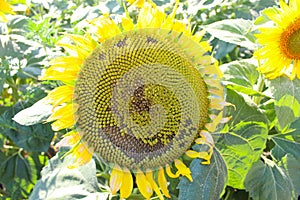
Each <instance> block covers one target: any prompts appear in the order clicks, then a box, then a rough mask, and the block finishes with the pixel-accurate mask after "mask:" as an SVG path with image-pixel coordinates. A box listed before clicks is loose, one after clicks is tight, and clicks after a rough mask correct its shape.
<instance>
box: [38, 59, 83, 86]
mask: <svg viewBox="0 0 300 200" xmlns="http://www.w3.org/2000/svg"><path fill="white" fill-rule="evenodd" d="M82 63H83V60H82V59H80V58H78V57H71V56H68V57H58V58H55V59H53V60H52V61H51V62H50V63H49V64H50V65H51V67H49V68H48V69H46V70H45V71H44V74H43V75H42V77H40V80H75V79H76V78H77V74H78V72H79V70H80V66H81V65H82Z"/></svg>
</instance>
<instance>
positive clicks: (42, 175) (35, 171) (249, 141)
mask: <svg viewBox="0 0 300 200" xmlns="http://www.w3.org/2000/svg"><path fill="white" fill-rule="evenodd" d="M8 2H9V3H11V4H12V5H13V8H14V12H15V14H14V15H11V14H7V15H6V17H7V19H8V21H7V22H0V197H3V198H11V199H27V198H31V199H38V197H39V193H40V192H45V193H46V194H47V195H46V197H47V198H59V197H60V198H61V197H62V196H60V195H63V196H64V197H69V198H83V197H90V198H96V197H98V198H99V199H106V198H110V197H111V196H110V193H109V186H108V175H107V170H109V169H108V168H106V167H105V166H104V165H103V163H102V162H101V161H100V160H98V159H96V158H95V161H93V162H92V163H90V164H88V165H86V166H83V167H79V168H78V169H74V170H73V172H72V173H71V172H70V171H68V170H67V169H66V167H65V166H67V163H68V162H69V161H70V159H71V158H69V157H66V158H65V159H60V155H61V154H62V152H64V149H61V150H60V152H59V153H58V156H55V155H56V153H57V149H55V147H54V145H55V144H56V143H57V138H59V137H60V136H61V135H62V134H63V132H55V133H54V132H53V131H52V129H51V126H50V125H49V124H48V123H45V122H44V120H45V119H46V118H47V117H48V116H49V114H50V113H51V110H49V107H48V106H47V105H44V104H43V103H41V101H40V100H41V99H43V98H44V97H45V95H46V93H47V91H49V90H50V89H52V88H54V87H56V86H58V85H59V84H60V83H59V82H55V81H47V82H45V81H44V82H41V81H39V80H38V77H39V76H40V75H41V72H42V70H43V68H45V67H46V66H47V62H48V61H49V60H51V59H52V58H54V57H56V56H58V55H61V54H63V49H61V48H58V47H56V46H55V44H56V42H58V41H59V40H60V39H62V38H63V36H64V34H66V33H77V34H84V32H85V30H86V27H87V25H88V23H87V21H86V20H91V19H93V18H96V17H98V16H100V15H102V14H103V13H107V12H110V13H115V14H123V13H124V12H125V11H124V8H123V4H126V5H127V2H123V1H121V0H118V1H112V0H108V1H101V0H88V1H83V0H72V1H67V0H59V1H54V0H47V1H45V0H31V1H30V0H29V1H28V0H27V1H25V0H11V1H8ZM154 2H155V3H156V4H157V5H158V6H162V7H163V8H164V10H165V12H170V10H171V8H172V6H174V2H173V1H162V0H157V1H154ZM277 4H278V1H275V0H234V1H229V0H189V1H181V3H180V6H179V9H178V11H177V18H178V19H186V20H188V19H190V20H191V22H192V24H193V26H194V28H195V30H201V29H204V30H205V31H206V32H207V34H206V35H205V39H206V40H208V41H209V42H210V44H211V46H212V47H213V55H214V57H215V58H216V59H217V60H218V61H219V63H220V68H221V70H222V71H223V73H224V85H225V86H226V89H227V101H228V102H230V103H232V104H233V105H235V106H232V107H230V108H229V109H228V110H227V114H228V115H231V116H232V119H231V121H230V122H229V123H227V124H226V125H225V126H224V128H223V130H222V131H221V132H220V133H216V134H214V139H215V140H216V141H217V142H216V148H217V149H218V151H219V152H220V155H219V157H218V154H217V155H215V156H216V158H215V163H213V164H215V165H210V167H211V168H209V169H212V173H210V174H208V171H206V170H208V168H201V167H198V168H193V169H192V173H196V174H197V173H198V174H199V178H198V179H197V180H196V181H194V182H192V183H188V182H186V181H185V180H184V179H181V180H180V181H179V183H178V182H175V181H173V182H171V183H170V186H169V187H170V188H171V189H170V191H171V196H172V199H178V198H179V199H195V198H199V196H197V195H198V194H199V192H202V193H205V194H210V193H213V192H214V189H215V188H214V187H217V186H218V187H224V188H225V189H224V191H223V193H222V194H221V199H224V200H225V199H226V200H229V199H230V200H233V199H250V197H251V198H253V199H278V200H280V199H297V198H298V195H299V194H300V175H299V170H300V164H299V163H300V136H299V135H300V112H299V110H300V94H299V91H300V81H299V80H298V79H295V80H293V81H292V80H290V79H288V78H286V77H280V78H277V79H274V80H267V79H265V78H264V76H263V75H261V74H260V73H259V72H258V71H257V70H256V68H257V66H258V62H257V60H254V59H253V58H252V55H253V51H254V50H256V49H257V48H258V44H257V42H256V39H255V36H254V34H255V33H257V32H258V31H257V27H259V26H261V25H262V24H265V23H268V22H269V21H270V20H269V19H268V17H266V15H265V13H267V12H271V10H274V9H275V10H278V9H277V7H278V6H277ZM128 10H129V14H130V15H132V16H135V15H136V9H134V7H133V6H131V7H129V9H128ZM37 110H38V111H37ZM21 124H22V125H21ZM217 157H218V158H217ZM49 159H51V160H50V162H49ZM218 159H220V160H224V161H225V163H226V165H225V166H218V163H216V161H217V160H218ZM94 162H95V163H96V165H95V164H94ZM199 162H200V161H199ZM219 165H222V162H220V163H219ZM223 165H224V164H223ZM45 166H46V167H45ZM42 169H43V171H42ZM87 169H88V170H87ZM221 169H226V170H227V172H226V173H223V174H221V175H223V176H224V177H225V176H226V177H225V179H226V178H227V180H228V181H227V183H224V184H223V185H222V184H221V185H216V183H209V181H208V182H207V185H206V186H205V187H199V184H204V185H205V184H206V182H204V181H205V179H208V180H209V179H212V180H215V179H213V177H214V176H216V174H218V173H219V172H220V171H221ZM193 170H194V171H193ZM201 170H202V171H201ZM200 172H201V173H200ZM206 172H207V174H205V173H206ZM227 174H228V177H227ZM95 175H97V176H95ZM219 175H220V174H219ZM70 177H72V178H70ZM54 179H57V180H56V182H55V185H53V183H54ZM38 180H39V181H38ZM58 182H59V183H58ZM197 184H198V185H197ZM78 185H80V187H79V189H74V188H78ZM34 187H35V189H34V190H33V188H34ZM58 191H59V192H58ZM51 195H53V196H51ZM195 195H196V196H195ZM141 197H142V196H140V194H139V193H138V192H137V191H134V194H133V195H132V196H131V197H130V198H132V199H133V198H136V199H141ZM113 198H118V197H117V196H115V197H113ZM202 199H213V197H212V196H211V195H206V196H205V195H204V196H203V197H202Z"/></svg>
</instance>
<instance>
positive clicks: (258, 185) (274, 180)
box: [245, 160, 292, 200]
mask: <svg viewBox="0 0 300 200" xmlns="http://www.w3.org/2000/svg"><path fill="white" fill-rule="evenodd" d="M245 187H246V189H247V190H249V192H250V196H251V197H252V198H253V199H254V200H256V199H274V200H279V199H292V184H291V180H290V178H289V177H288V176H287V174H286V173H285V171H283V170H282V169H281V168H280V167H278V166H277V165H276V164H275V163H274V162H272V161H270V160H268V161H267V162H265V163H263V162H262V161H257V162H256V163H255V164H254V165H253V167H252V168H251V170H250V172H249V173H248V174H247V177H246V180H245Z"/></svg>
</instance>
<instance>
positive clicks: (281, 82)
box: [270, 77, 300, 129]
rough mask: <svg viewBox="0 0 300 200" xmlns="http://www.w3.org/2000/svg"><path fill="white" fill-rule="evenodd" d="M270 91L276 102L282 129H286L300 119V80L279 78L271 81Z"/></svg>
mask: <svg viewBox="0 0 300 200" xmlns="http://www.w3.org/2000/svg"><path fill="white" fill-rule="evenodd" d="M270 89H271V92H272V93H273V96H274V99H275V100H276V101H275V111H276V115H277V118H278V122H279V125H280V128H281V129H284V128H286V127H287V126H288V125H289V124H290V123H292V122H293V121H295V120H296V119H297V118H298V117H300V103H299V102H300V93H299V91H300V80H299V79H294V80H293V81H291V80H290V79H289V78H287V77H279V78H276V79H274V80H271V81H270ZM282 116H284V117H282Z"/></svg>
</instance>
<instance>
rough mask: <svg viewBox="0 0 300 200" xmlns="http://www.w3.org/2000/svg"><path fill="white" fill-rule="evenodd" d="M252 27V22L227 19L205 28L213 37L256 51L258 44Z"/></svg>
mask: <svg viewBox="0 0 300 200" xmlns="http://www.w3.org/2000/svg"><path fill="white" fill-rule="evenodd" d="M252 27H253V24H252V21H250V20H244V19H225V20H222V21H217V22H214V23H212V24H209V25H205V26H204V27H203V28H204V29H205V30H206V31H207V32H208V33H209V34H211V35H212V36H213V37H216V38H218V39H220V40H223V41H225V42H229V43H232V44H236V45H239V46H242V47H245V48H248V49H250V50H254V49H256V44H255V42H254V41H255V38H254V36H253V33H252V32H251V29H252Z"/></svg>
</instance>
